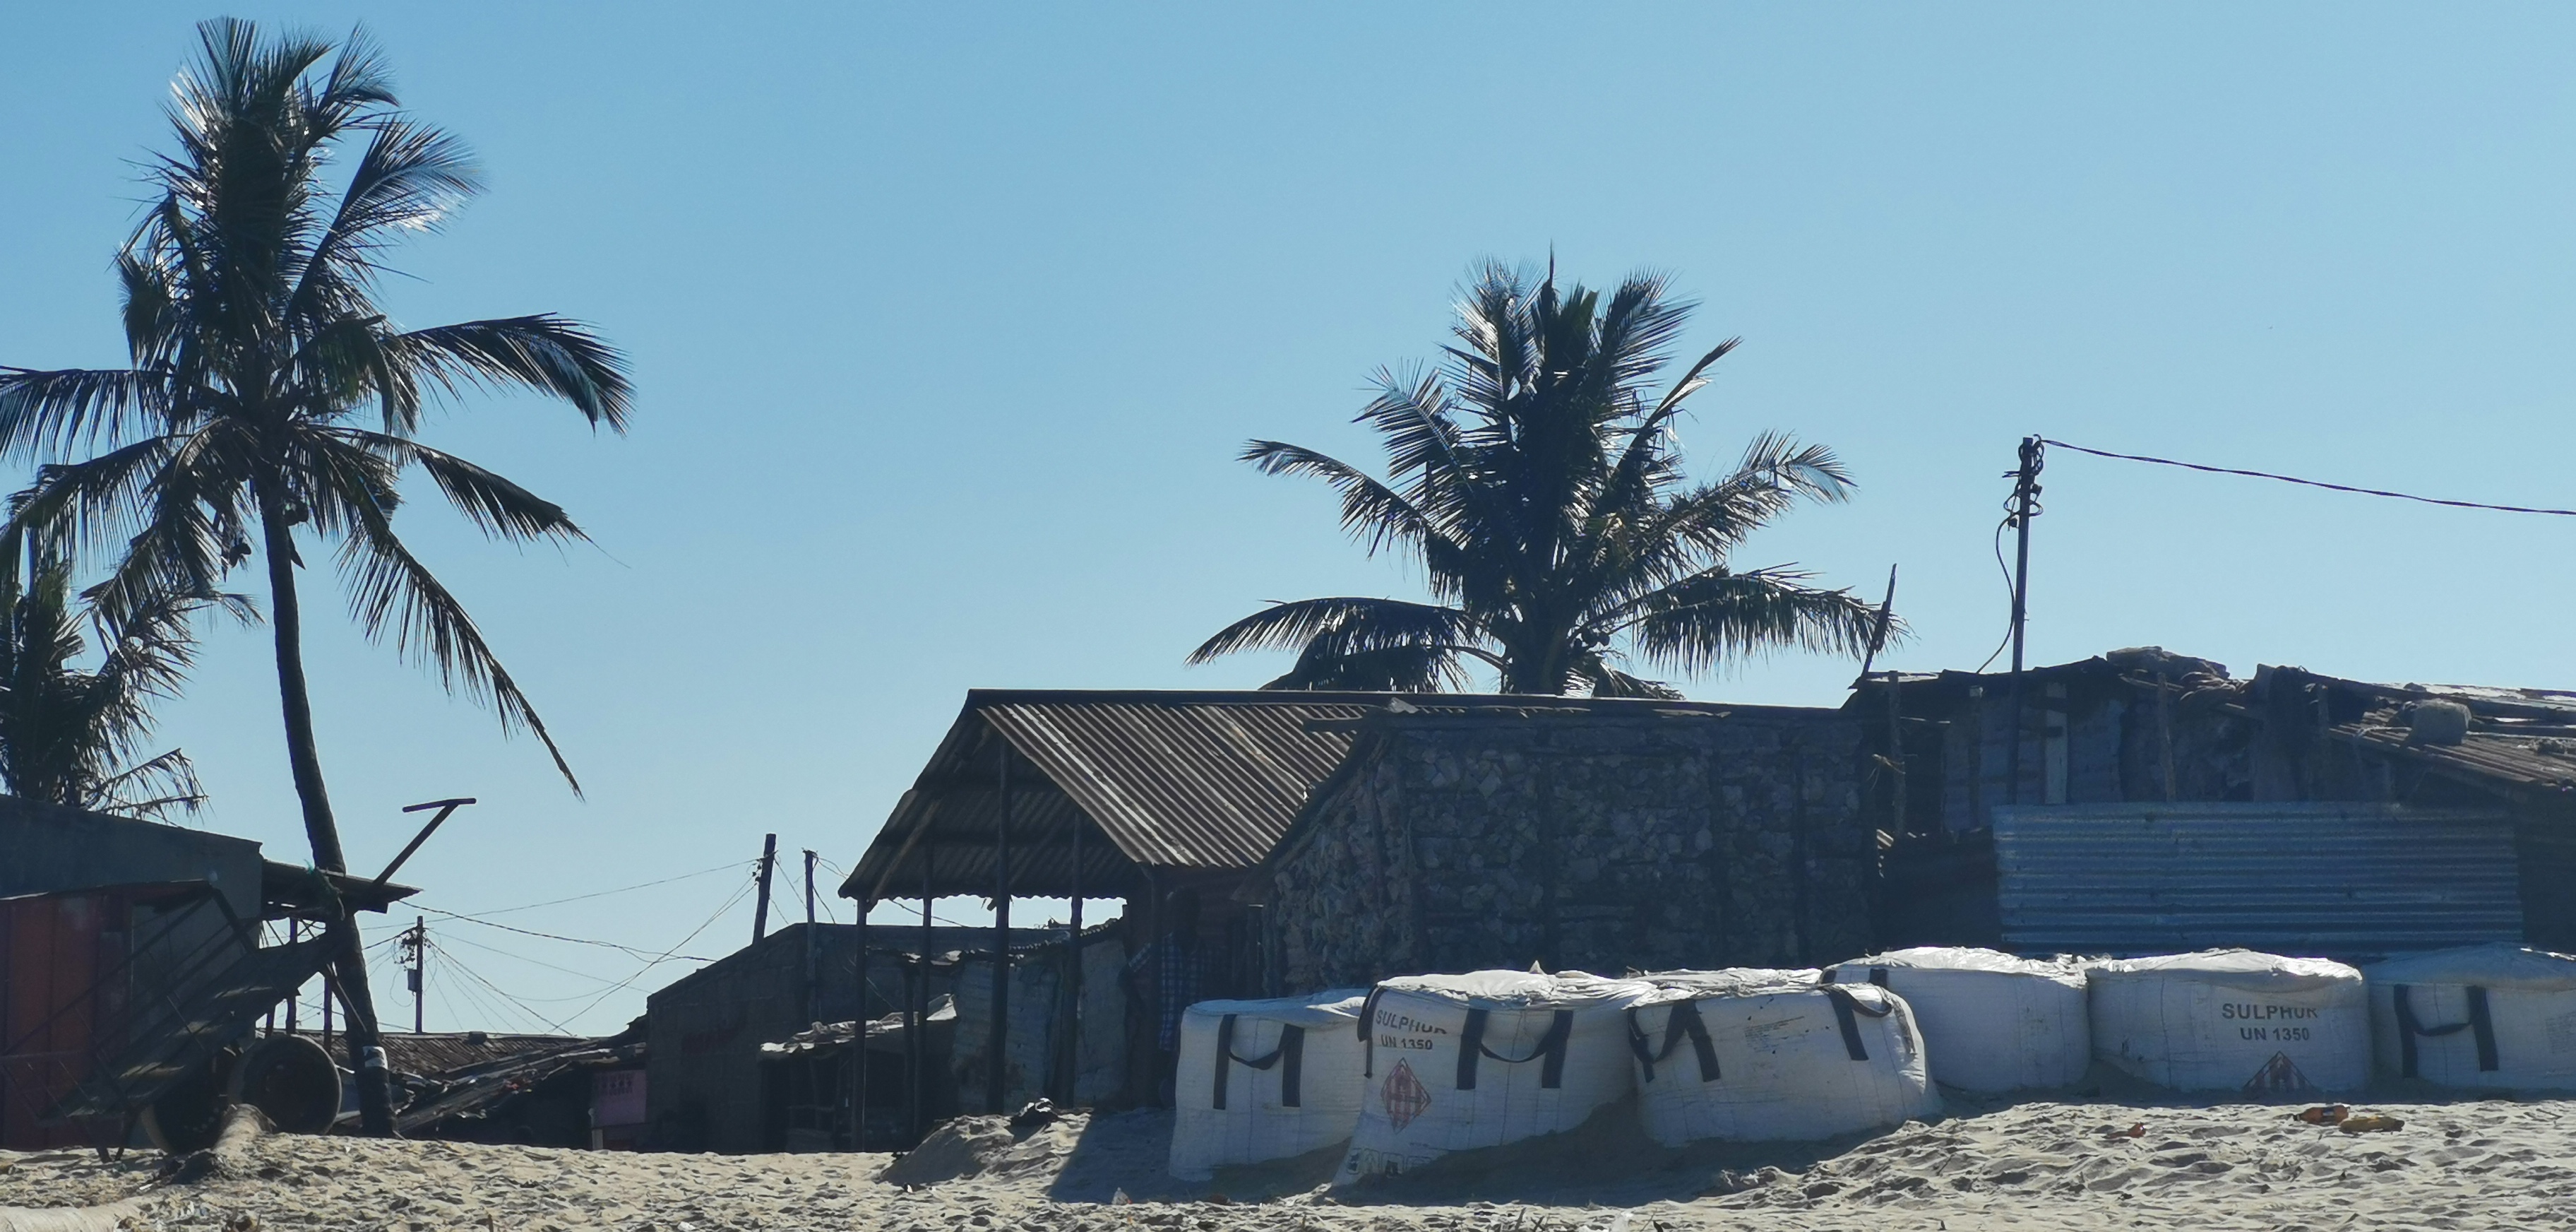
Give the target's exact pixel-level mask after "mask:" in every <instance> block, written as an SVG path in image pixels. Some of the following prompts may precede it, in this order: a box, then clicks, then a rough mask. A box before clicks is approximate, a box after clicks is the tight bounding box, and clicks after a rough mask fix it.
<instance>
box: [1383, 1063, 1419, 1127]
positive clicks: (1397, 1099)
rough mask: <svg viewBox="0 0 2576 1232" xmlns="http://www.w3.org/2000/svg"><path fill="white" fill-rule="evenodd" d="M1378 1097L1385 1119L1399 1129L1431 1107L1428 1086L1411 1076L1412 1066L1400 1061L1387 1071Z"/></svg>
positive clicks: (1409, 1123)
mask: <svg viewBox="0 0 2576 1232" xmlns="http://www.w3.org/2000/svg"><path fill="white" fill-rule="evenodd" d="M1378 1099H1379V1100H1380V1101H1382V1102H1383V1103H1385V1105H1386V1119H1387V1120H1389V1121H1391V1122H1393V1123H1394V1124H1395V1127H1396V1128H1397V1129H1399V1130H1401V1129H1403V1128H1404V1127H1405V1126H1407V1125H1411V1124H1412V1123H1413V1118H1415V1117H1418V1116H1421V1115H1422V1114H1423V1113H1424V1112H1426V1111H1429V1110H1430V1108H1431V1091H1430V1088H1428V1087H1425V1086H1423V1085H1422V1080H1421V1079H1419V1078H1416V1077H1414V1076H1413V1067H1412V1066H1410V1065H1407V1064H1405V1063H1404V1062H1402V1061H1398V1062H1396V1063H1395V1068H1394V1069H1393V1070H1391V1071H1389V1072H1388V1073H1387V1076H1386V1082H1385V1083H1384V1084H1383V1085H1381V1086H1379V1087H1378Z"/></svg>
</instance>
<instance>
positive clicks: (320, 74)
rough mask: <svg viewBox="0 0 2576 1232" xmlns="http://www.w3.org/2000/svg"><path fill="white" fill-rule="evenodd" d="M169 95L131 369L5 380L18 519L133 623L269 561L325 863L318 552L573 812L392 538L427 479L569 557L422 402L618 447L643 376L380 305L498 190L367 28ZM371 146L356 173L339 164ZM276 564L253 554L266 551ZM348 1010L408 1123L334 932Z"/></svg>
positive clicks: (294, 44)
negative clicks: (102, 549)
mask: <svg viewBox="0 0 2576 1232" xmlns="http://www.w3.org/2000/svg"><path fill="white" fill-rule="evenodd" d="M198 34H199V41H200V44H201V53H200V55H199V56H198V57H197V59H196V61H195V62H194V63H193V64H191V65H190V66H189V67H188V68H186V69H184V70H183V71H182V72H181V73H180V74H179V76H178V79H177V80H176V82H175V83H174V84H173V95H174V101H173V103H172V106H171V110H170V118H171V121H172V124H173V126H174V128H175V129H176V135H177V138H178V142H177V147H178V148H177V149H176V151H175V152H173V153H171V154H169V155H166V156H163V157H161V158H160V159H158V160H157V161H156V163H155V164H154V166H153V167H152V170H151V177H152V182H153V184H154V186H155V188H156V189H157V190H158V192H157V194H156V196H157V198H158V199H157V200H156V201H154V202H153V204H152V205H151V207H150V209H149V211H148V213H147V214H146V216H145V218H144V220H143V222H142V224H141V226H140V227H138V228H137V230H136V231H135V233H134V236H133V238H132V239H131V240H130V241H129V242H128V243H127V245H126V247H125V250H124V252H123V253H122V254H121V255H120V257H119V258H118V262H117V268H118V272H119V274H120V276H121V277H122V279H123V283H124V304H125V311H124V318H125V320H124V324H125V338H126V344H127V349H128V351H129V353H130V355H131V358H132V363H131V366H129V367H126V368H120V369H112V370H61V371H35V370H29V369H5V370H0V451H5V452H7V453H10V454H14V455H19V456H34V457H36V458H38V459H39V460H52V459H60V458H66V457H72V456H77V455H78V454H79V453H82V452H86V451H89V450H93V449H102V448H103V449H104V450H105V452H102V453H97V454H96V455H95V456H92V457H89V458H87V459H86V460H82V461H74V462H62V461H51V464H49V465H45V466H43V467H41V468H40V469H39V470H38V472H37V482H36V486H35V489H34V491H33V494H32V495H31V497H30V498H29V500H28V501H27V503H26V505H25V507H24V508H23V509H22V510H21V511H20V512H19V516H18V518H17V524H18V525H23V526H30V527H57V528H60V529H61V531H62V532H63V533H66V534H71V535H75V536H77V537H78V539H79V540H80V541H81V542H83V543H86V544H90V545H93V546H108V545H121V546H122V557H121V559H120V560H119V561H118V562H117V564H116V565H115V567H114V569H113V571H112V572H111V573H110V574H109V575H108V577H107V578H106V580H105V581H103V582H101V583H99V584H98V585H97V586H95V587H93V588H92V590H91V594H92V595H93V596H94V598H95V601H96V602H97V603H98V605H99V609H100V611H101V612H102V613H104V614H105V615H106V616H107V617H108V618H109V619H110V620H113V621H119V622H123V621H128V620H130V619H131V618H132V616H133V614H134V613H136V612H138V611H140V610H142V608H143V607H144V606H145V605H147V604H148V603H150V602H152V601H153V598H152V597H153V596H156V595H167V594H190V593H199V592H202V591H205V590H208V589H211V588H212V583H213V582H214V580H215V579H218V578H220V577H221V576H222V575H223V574H225V573H226V572H227V571H229V570H230V569H232V568H233V567H235V566H238V565H240V564H242V563H244V562H245V561H247V560H249V559H250V557H251V556H252V555H253V554H254V552H256V554H257V555H259V556H260V557H261V558H262V559H263V563H264V564H265V565H266V571H267V580H268V592H269V593H268V614H269V624H270V627H271V629H272V631H273V632H274V634H275V637H276V650H277V682H278V696H279V701H280V704H281V708H282V709H283V711H284V717H285V724H286V746H287V758H288V762H289V766H290V769H291V770H292V772H293V774H294V780H295V790H296V795H297V797H298V798H299V800H300V801H301V803H302V806H303V813H304V828H305V833H306V835H307V837H309V838H310V839H311V841H312V845H313V860H314V863H315V864H316V865H317V866H319V867H320V868H322V869H325V870H328V871H332V872H340V871H345V870H346V868H347V861H346V860H345V858H344V857H343V854H342V852H341V847H340V833H339V828H338V826H337V825H336V823H335V822H334V820H333V818H332V814H331V801H330V795H329V793H328V791H327V789H326V788H325V785H324V783H323V778H322V762H321V758H320V755H319V754H318V752H317V751H316V749H315V745H314V737H313V707H312V702H311V699H310V696H309V693H308V690H307V688H306V683H305V675H304V658H303V651H302V638H303V629H304V616H303V607H302V605H301V602H300V600H299V598H298V595H297V590H296V570H297V568H299V567H300V566H301V565H302V564H303V563H304V558H303V556H302V555H301V554H300V552H299V550H298V543H297V541H298V538H299V536H301V537H302V538H304V539H305V540H306V541H307V542H310V543H313V544H315V545H316V546H327V547H328V548H329V549H330V551H331V554H332V559H333V563H334V564H335V565H336V566H337V568H338V571H339V573H340V576H341V579H342V581H343V583H344V585H345V586H346V587H347V590H348V597H349V603H350V609H351V612H352V614H353V615H354V616H355V617H356V619H357V621H358V624H359V626H360V628H362V629H363V630H364V631H365V632H366V633H367V634H368V635H369V636H371V637H377V638H383V637H386V636H390V637H391V639H392V640H393V642H394V644H395V646H396V648H397V650H398V651H399V652H402V653H403V654H404V655H405V656H406V657H408V658H413V659H415V660H420V661H426V662H427V663H428V664H429V665H430V666H432V667H434V668H435V669H436V671H437V673H438V676H439V678H440V681H441V683H443V684H444V685H446V686H447V687H449V688H451V689H453V688H463V689H464V690H466V691H467V692H468V693H470V694H472V695H474V696H476V697H477V698H478V699H480V700H483V701H486V702H488V703H489V704H491V705H492V706H493V708H494V709H495V710H496V711H497V712H498V714H499V716H500V719H501V723H502V726H503V728H504V729H505V730H511V729H525V730H527V731H530V732H532V733H534V734H535V735H536V737H537V738H538V740H539V741H541V742H542V743H544V745H545V746H546V749H547V751H548V752H549V753H551V754H553V755H554V760H555V765H556V767H557V768H558V769H559V770H561V771H562V773H563V775H564V778H565V781H566V782H568V783H571V784H572V785H573V789H574V790H575V791H576V792H578V791H579V790H580V784H579V783H578V782H577V781H575V780H574V779H573V777H572V771H571V768H570V767H569V766H568V765H567V764H566V763H565V761H564V759H563V755H562V752H561V751H560V750H558V749H556V747H555V743H554V740H553V738H552V737H551V736H550V735H548V734H547V731H546V727H545V724H544V722H543V721H542V720H541V719H539V718H538V716H537V712H536V709H535V707H533V706H532V705H530V704H529V701H528V699H527V697H526V696H525V695H524V694H523V693H521V692H520V689H519V685H518V683H517V681H515V680H514V679H513V678H512V677H511V675H510V673H509V672H508V671H506V670H505V669H504V668H503V667H502V666H501V662H500V660H499V659H498V658H496V657H495V656H494V654H493V652H492V649H491V647H490V646H489V645H488V644H487V643H486V642H485V641H484V637H483V633H482V631H481V630H480V629H478V628H477V627H476V626H475V623H474V621H473V619H472V618H471V617H469V616H468V615H467V614H466V612H465V608H464V607H463V605H462V604H460V603H459V602H458V601H457V599H456V596H455V595H453V594H452V593H450V592H449V591H448V589H447V588H446V587H445V586H444V585H441V584H440V583H439V581H438V579H437V578H436V577H435V576H433V575H432V574H431V573H430V571H429V569H428V567H427V566H425V565H424V564H423V563H422V562H421V561H420V559H419V558H418V557H416V556H414V555H413V554H412V552H411V549H410V548H408V547H407V546H405V545H404V543H403V541H402V539H401V538H400V537H399V536H397V535H396V534H395V533H394V526H393V516H394V512H395V511H396V509H398V508H399V507H400V506H401V503H402V497H401V492H400V490H399V487H398V483H399V481H400V479H401V478H402V476H403V475H404V473H405V472H406V471H408V470H411V469H413V468H417V469H418V470H419V471H421V472H422V473H424V474H426V475H427V476H428V477H429V479H430V481H431V483H432V484H433V485H435V486H436V488H437V489H438V491H439V492H440V494H441V495H443V496H444V497H446V499H447V500H448V502H449V503H451V504H452V505H454V506H455V507H456V509H457V510H458V511H459V512H461V513H463V514H464V515H465V517H466V518H467V519H469V520H470V521H472V522H473V523H474V524H475V525H476V526H477V527H479V528H481V529H482V530H483V531H484V532H485V533H486V534H488V535H490V536H492V537H494V538H498V539H503V540H515V541H523V542H524V541H554V542H568V541H576V540H581V539H582V538H583V535H582V532H581V530H580V528H579V527H577V526H575V525H574V524H573V522H572V519H571V518H569V517H567V516H566V515H565V513H564V511H563V509H562V508H561V507H560V506H558V505H556V504H554V503H553V502H551V501H547V500H544V499H541V498H539V497H538V496H536V495H535V494H534V493H531V492H529V491H528V490H527V489H525V488H523V487H520V486H519V485H518V484H516V483H513V482H511V481H510V480H508V479H505V478H502V477H501V476H499V475H496V474H494V473H492V472H491V471H488V470H485V469H483V468H482V467H480V466H476V465H474V464H473V463H471V462H468V461H466V460H465V459H463V458H459V457H456V456H454V455H452V454H448V453H444V452H441V451H439V450H437V449H433V448H431V447H429V446H427V445H424V444H422V443H420V441H419V440H418V439H417V431H418V429H419V427H420V424H421V415H422V408H423V403H424V400H425V399H426V398H429V397H432V396H435V395H437V394H441V393H445V394H455V393H459V392H463V391H465V390H468V389H473V388H518V389H525V390H530V391H534V392H536V393H538V394H540V395H545V396H549V397H553V398H558V399H561V400H562V401H565V402H568V403H570V404H571V405H572V406H573V408H574V409H575V410H577V411H579V412H580V413H581V414H582V415H583V416H585V417H586V418H587V419H589V421H590V422H591V424H592V425H593V426H600V425H605V426H607V427H608V428H610V429H612V430H620V431H622V430H623V429H624V426H625V422H626V414H627V406H628V400H629V389H628V385H627V380H626V376H625V369H624V361H623V360H622V359H621V358H620V357H619V355H618V354H617V352H616V351H615V350H613V349H611V348H610V347H609V346H608V345H607V344H606V343H604V342H603V341H601V340H600V338H599V337H598V336H597V335H595V334H593V333H592V332H591V331H590V330H589V329H587V328H585V327H584V326H582V325H579V324H577V323H575V322H572V321H568V320H565V319H563V318H561V317H556V316H552V315H538V316H520V317H506V318H499V319H493V320H481V321H467V322H464V323H461V324H456V325H441V326H436V327H433V328H428V329H412V330H406V329H402V328H399V327H397V326H396V325H395V324H394V323H393V322H392V320H391V319H390V318H389V317H388V315H387V313H386V311H385V310H384V308H382V307H381V306H380V305H379V304H378V303H377V300H376V291H377V288H378V285H379V283H380V282H381V280H382V278H383V276H384V275H385V274H386V273H387V272H388V271H387V268H386V266H385V265H384V264H383V261H384V259H385V257H386V254H387V252H388V250H389V249H390V248H391V247H392V246H393V245H394V244H395V243H396V242H398V241H399V240H401V239H403V238H404V237H406V236H408V235H411V234H413V233H415V232H420V231H425V230H430V229H434V228H435V227H436V226H437V225H438V223H439V222H440V220H441V219H442V218H444V217H445V216H446V214H447V213H448V212H449V211H450V210H451V209H453V208H454V207H456V206H457V205H458V204H460V203H461V202H462V201H463V200H464V199H465V198H467V197H469V196H471V195H472V194H473V193H474V192H475V191H476V189H477V187H478V177H477V174H476V171H475V168H474V166H473V164H472V162H471V160H470V157H469V156H468V154H467V152H466V151H465V149H464V148H463V147H462V146H461V145H459V144H458V143H457V141H456V140H455V139H454V138H452V137H449V136H448V135H447V134H445V133H443V132H441V131H439V130H438V129H436V128H432V127H429V126H427V125H425V124H422V123H420V122H419V121H417V120H414V119H412V118H411V117H409V116H408V115H406V114H404V113H403V112H401V111H400V110H398V109H397V104H396V101H395V98H394V94H393V91H392V88H391V83H390V81H389V79H388V77H387V74H386V69H385V65H384V61H383V58H382V57H381V56H380V55H379V54H378V53H377V52H376V50H375V49H374V48H373V47H372V46H370V45H369V44H368V43H367V42H366V40H365V38H364V37H363V35H352V36H351V37H350V38H349V39H348V40H347V41H346V42H345V43H343V44H341V45H339V46H337V47H335V46H334V45H333V44H332V43H331V42H330V41H328V40H325V39H319V38H315V37H311V36H308V35H298V34H289V35H285V36H280V37H273V38H264V37H262V36H261V34H260V32H259V30H258V29H257V28H256V27H255V26H254V25H252V24H251V23H249V22H244V21H234V20H220V21H210V22H207V23H205V24H204V25H201V26H200V27H198ZM350 153H354V154H355V161H354V162H352V163H350V164H349V165H348V170H347V173H346V175H345V176H342V177H338V178H337V180H336V181H335V180H334V179H333V177H332V176H331V175H330V171H331V167H332V163H333V161H334V160H335V159H336V158H340V157H345V156H346V155H348V154H350ZM254 535H255V536H256V537H257V538H256V542H257V547H256V549H254V547H253V536H254ZM330 931H331V932H332V933H334V934H336V937H337V940H338V941H339V943H340V945H341V948H340V949H339V950H338V951H337V952H338V953H339V954H340V955H341V957H340V958H339V959H338V961H337V966H338V969H339V972H340V988H341V990H342V992H343V994H344V995H345V996H346V997H347V998H348V1000H349V1002H350V1008H351V1009H352V1010H353V1011H355V1012H354V1013H353V1014H352V1018H353V1021H352V1023H351V1027H352V1029H351V1031H350V1034H349V1045H350V1054H351V1060H352V1065H353V1068H355V1069H356V1070H357V1071H358V1073H359V1074H360V1076H361V1082H360V1084H359V1093H360V1099H361V1107H362V1108H363V1109H364V1112H365V1116H364V1121H365V1124H366V1127H367V1128H368V1129H369V1130H370V1131H371V1132H378V1133H383V1132H390V1128H391V1116H390V1112H389V1108H388V1105H387V1092H386V1086H385V1081H384V1069H383V1062H382V1059H381V1052H380V1050H378V1049H377V1047H376V1039H375V1022H374V1018H375V1015H374V1006H373V1002H372V999H371V997H370V996H369V991H368V986H367V979H366V964H365V961H364V959H363V957H362V956H361V954H360V951H359V948H358V941H357V930H356V927H355V925H354V923H353V922H351V921H348V920H342V921H340V922H339V923H337V924H334V925H333V926H332V928H331V930H330Z"/></svg>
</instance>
